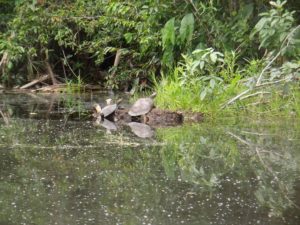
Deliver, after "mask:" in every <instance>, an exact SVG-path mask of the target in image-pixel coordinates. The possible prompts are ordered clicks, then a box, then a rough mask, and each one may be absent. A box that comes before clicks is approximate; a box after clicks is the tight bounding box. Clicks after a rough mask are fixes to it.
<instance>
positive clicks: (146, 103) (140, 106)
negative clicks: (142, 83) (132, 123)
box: [128, 92, 156, 116]
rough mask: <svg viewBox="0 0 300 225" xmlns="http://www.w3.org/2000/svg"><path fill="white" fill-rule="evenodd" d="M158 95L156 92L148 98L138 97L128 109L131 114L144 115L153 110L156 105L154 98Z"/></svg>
mask: <svg viewBox="0 0 300 225" xmlns="http://www.w3.org/2000/svg"><path fill="white" fill-rule="evenodd" d="M155 96H156V93H155V92H154V93H153V94H152V95H150V96H149V97H147V98H140V99H138V100H137V101H136V102H135V103H134V104H133V105H132V107H131V108H130V110H129V111H128V114H129V115H130V116H142V115H145V114H147V113H148V112H150V111H151V109H152V108H153V106H154V102H153V98H154V97H155Z"/></svg>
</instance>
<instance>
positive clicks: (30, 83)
mask: <svg viewBox="0 0 300 225" xmlns="http://www.w3.org/2000/svg"><path fill="white" fill-rule="evenodd" d="M50 78H51V76H50V74H47V75H43V76H41V77H39V78H37V79H35V80H33V81H31V82H29V83H28V84H25V85H23V86H22V87H20V89H26V88H30V87H32V86H33V85H35V84H37V83H40V82H43V81H46V80H48V79H50Z"/></svg>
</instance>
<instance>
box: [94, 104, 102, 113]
mask: <svg viewBox="0 0 300 225" xmlns="http://www.w3.org/2000/svg"><path fill="white" fill-rule="evenodd" d="M93 110H94V114H98V115H100V114H101V111H102V109H101V106H100V105H99V104H98V103H94V104H93Z"/></svg>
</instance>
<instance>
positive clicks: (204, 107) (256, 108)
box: [154, 76, 300, 118]
mask: <svg viewBox="0 0 300 225" xmlns="http://www.w3.org/2000/svg"><path fill="white" fill-rule="evenodd" d="M154 84H155V90H156V92H157V97H156V99H155V103H156V105H157V107H158V108H162V109H170V110H174V111H188V112H191V111H192V112H202V113H205V114H206V115H208V117H212V118H217V117H220V116H236V115H245V116H251V117H258V116H296V117H300V87H299V83H297V82H295V83H289V84H284V85H282V86H276V87H271V88H269V89H268V91H269V92H270V94H268V95H257V96H254V97H249V98H247V99H245V100H242V101H237V102H235V103H234V104H232V105H230V106H228V107H226V108H225V109H221V105H222V104H224V103H225V102H227V101H228V100H229V99H231V98H233V97H235V96H236V95H237V94H239V93H241V92H242V91H243V90H245V88H246V87H243V86H242V85H239V84H238V80H232V82H231V84H229V85H227V86H226V88H224V89H221V88H220V89H216V90H215V91H214V92H213V93H212V94H210V95H209V96H207V97H206V98H205V99H204V100H201V99H200V95H201V90H203V88H204V87H203V84H201V83H197V82H194V83H192V84H190V85H188V86H186V85H185V86H183V85H181V83H180V80H179V79H178V77H176V76H168V77H165V76H163V77H162V79H161V80H160V82H157V81H154ZM287 86H288V87H287ZM253 92H255V91H253Z"/></svg>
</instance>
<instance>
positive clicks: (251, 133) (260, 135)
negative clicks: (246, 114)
mask: <svg viewBox="0 0 300 225" xmlns="http://www.w3.org/2000/svg"><path fill="white" fill-rule="evenodd" d="M106 97H109V96H108V95H104V96H103V95H85V96H83V95H78V96H75V95H73V96H63V95H28V94H2V95H0V108H1V110H2V112H3V113H4V114H5V116H6V117H8V119H6V120H7V121H5V120H3V119H2V118H1V119H0V224H1V225H2V224H3V225H12V224H14V225H15V224H16V225H17V224H18V225H19V224H38V225H39V224H58V225H60V224H61V225H67V224H70V225H76V224H78V225H83V224H88V225H92V224H116V225H117V224H118V225H119V224H120V225H121V224H122V225H123V224H124V225H125V224H126V225H127V224H130V225H131V224H138V225H140V224H146V225H148V224H149V225H150V224H153V225H156V224H163V225H165V224H166V225H167V224H170V225H173V224H175V225H176V224H186V225H193V224H195V225H196V224H199V225H206V224H216V225H222V224H224V225H228V224H234V225H242V224H266V225H269V224H270V225H271V224H272V225H285V224H291V225H298V224H300V218H299V216H300V209H299V205H300V173H299V172H300V168H299V165H300V164H299V163H300V147H299V146H300V126H299V120H297V119H276V120H275V121H274V118H272V119H268V118H263V119H260V120H259V121H257V120H252V119H251V118H240V119H238V118H235V119H232V118H231V119H226V120H223V121H222V122H220V121H218V122H204V123H201V124H192V125H191V124H190V125H183V126H180V127H169V128H155V129H154V130H155V136H154V137H152V138H147V139H142V138H139V137H137V136H136V135H135V134H134V133H133V132H131V130H130V128H129V127H128V126H126V125H119V124H117V125H116V126H117V130H116V131H114V130H112V131H109V130H106V129H105V128H103V127H101V126H99V124H98V125H95V123H94V122H93V120H92V118H90V112H88V110H87V109H89V108H91V105H92V103H93V102H94V101H96V102H101V103H103V102H104V99H105V98H106ZM110 97H115V96H110ZM5 122H6V124H5Z"/></svg>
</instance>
